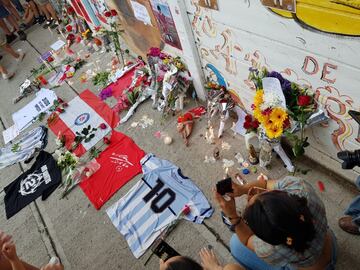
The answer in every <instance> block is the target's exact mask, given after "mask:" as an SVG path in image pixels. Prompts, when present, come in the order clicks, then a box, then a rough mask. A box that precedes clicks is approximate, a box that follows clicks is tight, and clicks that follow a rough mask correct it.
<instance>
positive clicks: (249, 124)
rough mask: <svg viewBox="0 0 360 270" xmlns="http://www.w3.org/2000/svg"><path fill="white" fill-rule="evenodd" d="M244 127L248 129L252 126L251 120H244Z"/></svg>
mask: <svg viewBox="0 0 360 270" xmlns="http://www.w3.org/2000/svg"><path fill="white" fill-rule="evenodd" d="M244 128H245V129H250V128H252V124H251V122H245V123H244Z"/></svg>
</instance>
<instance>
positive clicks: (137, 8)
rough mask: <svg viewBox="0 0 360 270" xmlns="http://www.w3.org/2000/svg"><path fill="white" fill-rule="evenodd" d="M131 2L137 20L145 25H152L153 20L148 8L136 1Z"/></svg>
mask: <svg viewBox="0 0 360 270" xmlns="http://www.w3.org/2000/svg"><path fill="white" fill-rule="evenodd" d="M130 2H131V6H132V8H133V10H134V15H135V18H136V19H138V20H139V21H142V22H143V23H144V24H147V25H151V18H150V15H149V12H148V11H147V9H146V7H145V6H144V5H142V4H139V3H138V2H136V1H130Z"/></svg>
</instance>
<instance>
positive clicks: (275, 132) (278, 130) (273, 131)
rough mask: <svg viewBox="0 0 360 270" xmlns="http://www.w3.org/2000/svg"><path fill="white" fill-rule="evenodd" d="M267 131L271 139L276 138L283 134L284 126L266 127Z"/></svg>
mask: <svg viewBox="0 0 360 270" xmlns="http://www.w3.org/2000/svg"><path fill="white" fill-rule="evenodd" d="M265 132H266V135H267V136H268V138H269V139H275V138H279V137H280V136H281V135H282V134H283V128H282V127H277V126H274V125H273V126H272V127H271V128H269V129H266V130H265Z"/></svg>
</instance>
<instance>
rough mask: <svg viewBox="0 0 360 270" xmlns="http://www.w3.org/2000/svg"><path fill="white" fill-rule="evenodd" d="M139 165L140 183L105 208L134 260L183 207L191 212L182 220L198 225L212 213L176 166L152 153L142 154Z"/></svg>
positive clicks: (205, 201)
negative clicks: (140, 167)
mask: <svg viewBox="0 0 360 270" xmlns="http://www.w3.org/2000/svg"><path fill="white" fill-rule="evenodd" d="M141 164H142V170H143V173H144V176H143V178H142V180H140V181H139V182H138V183H136V184H135V186H134V187H132V188H131V189H130V191H129V192H128V193H127V194H126V195H125V196H124V197H123V198H121V199H120V200H119V201H118V202H116V203H115V204H114V205H112V206H111V207H110V208H109V209H107V214H108V216H109V217H110V219H111V221H112V223H113V224H114V226H115V227H116V228H117V229H118V231H119V232H120V233H121V234H122V235H124V237H125V239H126V241H127V242H128V244H129V247H130V249H131V251H132V252H133V254H134V256H135V257H136V258H139V257H140V256H141V255H143V254H144V253H145V251H146V250H147V249H148V248H149V247H150V246H151V244H152V243H153V242H154V241H155V240H156V238H157V237H158V236H159V235H160V234H161V233H162V232H163V231H164V230H165V229H166V228H167V226H168V225H169V224H171V223H172V222H173V221H175V220H176V219H177V218H178V217H179V216H180V214H181V213H182V210H183V208H184V206H185V205H188V206H189V207H190V209H191V212H190V213H189V214H188V215H186V216H185V218H186V219H187V220H190V221H192V222H195V223H202V221H203V220H204V218H206V217H210V216H211V215H212V213H213V211H214V210H213V209H212V208H211V206H210V204H209V202H208V201H207V199H206V197H205V196H204V194H203V193H202V192H201V191H200V189H199V188H198V187H197V186H196V185H195V184H194V183H193V182H192V181H191V180H190V179H189V178H187V177H185V176H183V175H182V174H181V170H180V168H179V167H177V166H175V165H174V164H172V163H170V162H169V161H167V160H162V159H159V158H156V157H155V156H154V155H152V154H148V155H146V156H145V157H144V158H143V159H142V160H141Z"/></svg>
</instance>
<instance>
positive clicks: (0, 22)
mask: <svg viewBox="0 0 360 270" xmlns="http://www.w3.org/2000/svg"><path fill="white" fill-rule="evenodd" d="M0 28H1V29H2V30H3V31H4V33H5V34H6V35H8V36H10V35H11V31H10V29H9V27H8V26H7V24H6V23H5V22H4V19H0Z"/></svg>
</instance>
